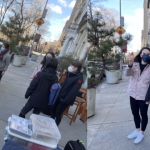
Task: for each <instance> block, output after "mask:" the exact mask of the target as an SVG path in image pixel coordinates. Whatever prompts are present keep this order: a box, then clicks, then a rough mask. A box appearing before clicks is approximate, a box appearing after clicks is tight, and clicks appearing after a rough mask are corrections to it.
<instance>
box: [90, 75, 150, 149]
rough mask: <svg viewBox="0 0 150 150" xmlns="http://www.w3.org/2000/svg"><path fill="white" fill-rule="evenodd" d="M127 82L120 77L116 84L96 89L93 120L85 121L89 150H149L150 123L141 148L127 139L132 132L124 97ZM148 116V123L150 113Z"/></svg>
mask: <svg viewBox="0 0 150 150" xmlns="http://www.w3.org/2000/svg"><path fill="white" fill-rule="evenodd" d="M129 79H130V78H129V77H125V76H123V80H120V82H119V84H107V83H106V81H105V82H104V83H103V84H102V85H100V86H99V87H98V88H97V97H96V112H95V116H93V117H91V118H89V119H88V135H87V137H88V150H100V149H101V150H109V149H111V150H149V149H150V123H149V124H148V126H147V129H146V132H145V138H144V140H143V141H142V142H141V143H140V144H138V145H135V144H134V143H133V142H134V140H133V139H132V140H128V139H127V135H129V134H130V133H131V132H132V131H133V130H134V129H135V125H134V122H133V116H132V113H131V109H130V104H129V96H128V94H127V87H128V84H129ZM148 114H149V122H150V109H149V112H148Z"/></svg>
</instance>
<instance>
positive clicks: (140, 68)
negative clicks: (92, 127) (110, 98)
mask: <svg viewBox="0 0 150 150" xmlns="http://www.w3.org/2000/svg"><path fill="white" fill-rule="evenodd" d="M133 57H134V56H133V55H132V56H131V55H130V57H129V66H128V67H127V68H126V69H125V75H126V76H131V80H130V83H129V87H128V94H129V95H130V106H131V111H132V114H133V117H134V123H135V127H136V130H135V131H134V132H133V133H131V134H130V135H128V139H133V138H136V139H135V141H134V143H135V144H138V143H140V142H141V141H142V140H143V138H144V131H145V129H146V126H147V123H148V115H147V112H148V106H149V102H146V101H145V96H146V94H147V91H148V87H149V84H150V49H149V48H147V47H143V48H142V49H141V51H140V52H139V54H138V55H137V56H136V57H135V58H133ZM139 110H140V113H139Z"/></svg>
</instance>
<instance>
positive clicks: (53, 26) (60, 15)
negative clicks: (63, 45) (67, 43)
mask: <svg viewBox="0 0 150 150" xmlns="http://www.w3.org/2000/svg"><path fill="white" fill-rule="evenodd" d="M75 2H76V0H49V3H48V5H47V8H48V9H50V14H51V17H50V21H49V23H50V26H49V29H48V31H50V34H47V35H46V36H47V37H45V39H46V40H47V41H53V40H57V39H59V37H60V35H61V32H62V30H63V27H64V26H65V23H66V20H68V19H69V17H70V15H71V13H72V10H73V7H74V5H75Z"/></svg>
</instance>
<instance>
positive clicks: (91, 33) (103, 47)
mask: <svg viewBox="0 0 150 150" xmlns="http://www.w3.org/2000/svg"><path fill="white" fill-rule="evenodd" d="M131 39H132V36H131V35H130V34H126V35H125V36H124V37H117V36H116V29H114V28H112V27H111V26H109V25H108V23H107V22H105V20H104V19H103V17H102V15H101V13H100V12H96V14H95V15H93V17H92V18H90V17H89V18H88V42H89V45H90V47H89V52H88V60H90V61H93V62H94V63H93V65H92V67H93V68H95V70H96V69H97V71H98V70H99V72H100V73H99V77H98V78H99V80H101V79H102V77H103V75H104V72H105V73H106V78H108V80H107V81H108V83H118V80H119V77H120V76H118V73H119V72H120V71H118V70H117V69H112V71H111V70H110V69H108V67H107V66H110V65H114V63H115V62H119V60H120V59H122V56H120V53H119V52H118V53H115V52H113V48H114V46H119V47H121V46H122V45H124V44H127V43H128V42H129V41H131ZM105 70H107V71H105ZM119 74H120V73H119ZM117 78H118V79H117Z"/></svg>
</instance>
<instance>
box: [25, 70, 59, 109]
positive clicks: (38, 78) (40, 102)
mask: <svg viewBox="0 0 150 150" xmlns="http://www.w3.org/2000/svg"><path fill="white" fill-rule="evenodd" d="M57 82H58V77H57V75H56V71H55V70H54V69H53V68H46V69H43V70H42V71H41V72H39V73H37V75H35V77H34V79H33V80H32V82H31V84H30V86H29V88H28V89H27V92H26V94H25V98H28V97H30V98H29V103H30V104H32V105H33V106H34V107H37V108H41V109H44V108H46V107H47V105H48V100H49V95H50V88H51V86H52V85H53V84H54V83H57Z"/></svg>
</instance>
